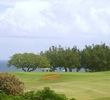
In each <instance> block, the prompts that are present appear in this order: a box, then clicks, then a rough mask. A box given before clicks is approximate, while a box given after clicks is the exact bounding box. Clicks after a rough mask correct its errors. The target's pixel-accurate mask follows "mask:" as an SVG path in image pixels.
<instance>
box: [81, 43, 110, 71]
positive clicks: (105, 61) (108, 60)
mask: <svg viewBox="0 0 110 100" xmlns="http://www.w3.org/2000/svg"><path fill="white" fill-rule="evenodd" d="M81 64H82V66H83V67H84V68H85V69H87V70H88V71H92V72H93V71H108V70H110V48H109V47H108V46H106V45H105V44H101V45H92V46H86V47H85V49H83V51H82V54H81Z"/></svg>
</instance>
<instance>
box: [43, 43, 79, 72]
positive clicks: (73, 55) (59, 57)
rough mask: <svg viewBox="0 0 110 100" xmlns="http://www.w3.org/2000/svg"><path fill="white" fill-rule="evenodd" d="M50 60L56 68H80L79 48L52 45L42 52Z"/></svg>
mask: <svg viewBox="0 0 110 100" xmlns="http://www.w3.org/2000/svg"><path fill="white" fill-rule="evenodd" d="M41 54H43V55H45V56H46V57H47V58H48V59H49V60H50V64H51V66H52V67H53V68H54V69H55V68H57V67H60V68H64V69H65V72H67V69H69V71H70V72H71V71H72V69H73V68H79V66H80V55H79V50H78V49H77V48H76V47H73V48H72V49H71V48H63V47H61V46H60V45H59V47H55V46H52V47H50V48H49V50H48V51H45V52H44V53H43V52H42V53H41Z"/></svg>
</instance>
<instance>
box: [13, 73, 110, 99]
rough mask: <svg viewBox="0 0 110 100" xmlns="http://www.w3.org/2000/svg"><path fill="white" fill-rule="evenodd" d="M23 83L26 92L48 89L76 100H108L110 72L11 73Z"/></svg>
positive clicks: (109, 95) (109, 96)
mask: <svg viewBox="0 0 110 100" xmlns="http://www.w3.org/2000/svg"><path fill="white" fill-rule="evenodd" d="M12 74H15V75H17V77H19V78H20V79H21V80H22V81H23V82H24V83H25V87H26V90H25V91H30V90H34V91H37V90H39V89H40V90H41V89H43V88H44V87H50V89H52V90H54V91H55V92H57V93H64V94H65V95H66V96H67V97H68V98H72V97H74V98H76V99H77V100H110V72H97V73H84V72H82V73H81V72H78V73H76V72H71V73H69V72H67V73H65V72H59V73H58V72H12Z"/></svg>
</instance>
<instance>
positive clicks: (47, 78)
mask: <svg viewBox="0 0 110 100" xmlns="http://www.w3.org/2000/svg"><path fill="white" fill-rule="evenodd" d="M60 76H61V75H60V74H52V75H48V76H45V77H43V78H42V79H43V80H51V79H55V78H59V77H60Z"/></svg>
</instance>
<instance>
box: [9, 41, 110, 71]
mask: <svg viewBox="0 0 110 100" xmlns="http://www.w3.org/2000/svg"><path fill="white" fill-rule="evenodd" d="M11 65H14V66H15V67H16V68H22V70H24V71H34V70H36V69H37V68H45V67H49V68H51V69H52V70H53V71H55V70H56V68H64V70H65V72H67V71H68V70H69V72H72V70H73V69H76V71H80V69H82V68H83V69H85V71H87V72H97V71H109V70H110V47H109V46H108V45H106V44H105V43H103V44H92V45H86V46H85V48H84V49H82V50H80V49H78V48H77V47H76V46H74V47H72V48H70V47H65V48H64V47H62V46H61V45H59V46H58V47H57V46H51V47H49V49H48V50H46V51H41V52H40V53H39V54H34V53H23V54H21V53H18V54H14V55H13V56H12V57H10V60H9V61H8V66H9V67H10V66H11Z"/></svg>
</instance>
